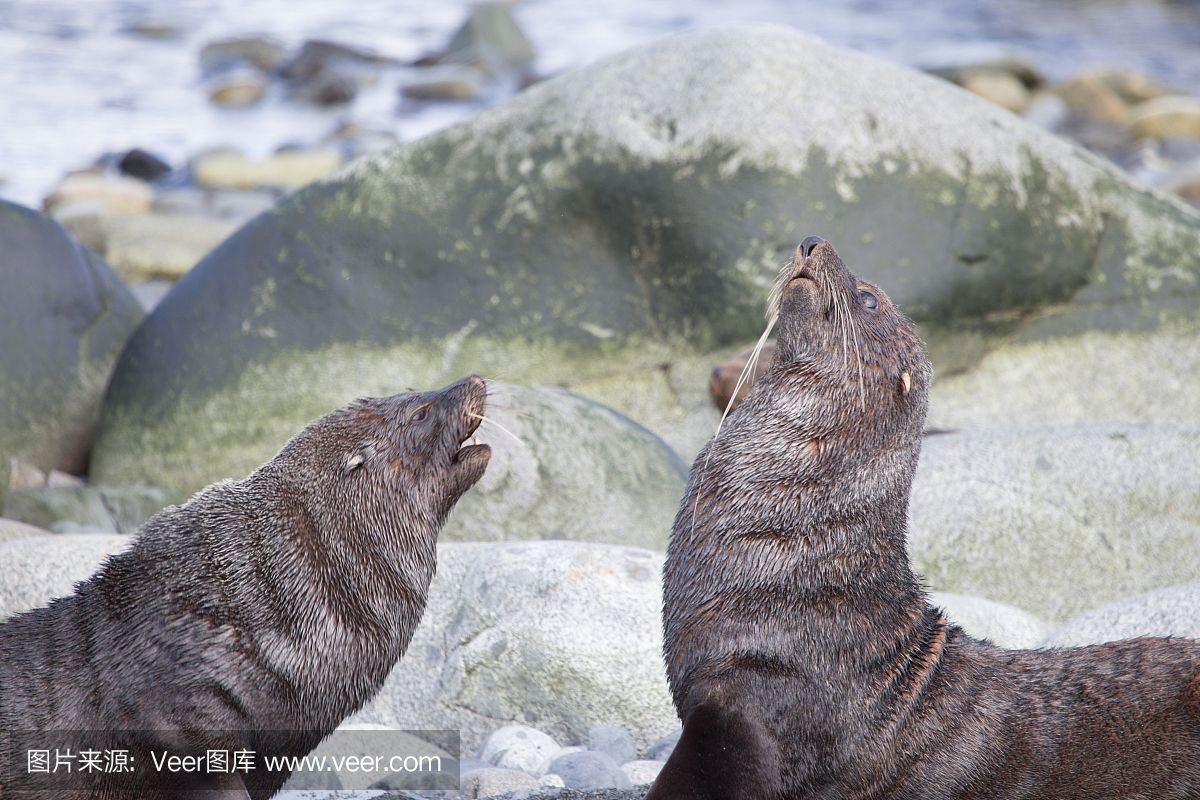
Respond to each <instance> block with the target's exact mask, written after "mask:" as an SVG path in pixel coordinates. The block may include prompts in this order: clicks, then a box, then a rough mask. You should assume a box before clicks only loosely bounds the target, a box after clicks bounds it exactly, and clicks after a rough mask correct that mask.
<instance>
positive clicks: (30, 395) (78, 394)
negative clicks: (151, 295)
mask: <svg viewBox="0 0 1200 800" xmlns="http://www.w3.org/2000/svg"><path fill="white" fill-rule="evenodd" d="M120 180H122V181H127V182H129V183H131V184H134V185H136V186H137V187H138V190H139V191H148V190H147V189H146V188H145V184H143V183H142V182H141V181H135V180H133V179H132V178H123V179H120ZM0 244H2V245H3V248H4V277H5V280H4V290H3V291H0V320H3V321H4V325H5V331H6V332H5V339H4V346H3V347H0V461H3V462H4V463H6V464H8V462H9V460H10V459H17V460H18V461H21V462H23V463H26V464H29V465H31V466H33V467H36V468H37V469H39V470H42V471H49V470H51V469H55V468H57V469H61V470H64V471H67V472H71V473H82V472H84V470H85V469H86V465H87V456H88V452H89V451H90V449H91V447H92V444H93V435H94V431H95V426H96V421H97V418H98V417H99V412H100V402H101V399H102V396H103V394H104V391H105V387H106V385H107V384H108V381H109V377H110V374H111V371H112V367H113V364H114V363H115V361H116V359H117V355H118V353H119V352H120V350H121V348H122V347H123V346H124V344H125V341H126V339H127V338H128V336H129V335H130V333H132V331H133V329H134V327H135V326H136V325H137V323H138V322H139V321H140V319H141V317H142V311H141V309H140V308H139V307H138V304H137V301H136V300H135V299H134V298H133V296H132V295H131V294H130V293H129V291H128V290H127V289H126V288H125V286H124V285H123V284H122V283H121V281H120V279H119V278H117V276H116V275H115V274H114V273H113V271H112V270H111V269H109V267H108V266H107V265H106V264H105V263H104V262H103V261H102V260H101V259H99V258H98V257H97V256H96V255H95V254H93V253H90V252H88V251H87V250H85V249H84V248H83V247H80V245H79V243H78V242H77V241H75V239H73V238H72V237H71V236H70V235H69V234H68V233H67V232H66V231H65V230H64V229H63V227H62V226H61V225H60V224H59V223H58V222H56V221H55V220H54V219H52V218H51V217H49V216H47V215H45V214H41V213H39V212H37V211H33V210H31V209H27V208H23V207H21V206H18V205H15V204H12V203H8V202H4V201H0ZM5 485H6V486H7V481H6V482H5Z"/></svg>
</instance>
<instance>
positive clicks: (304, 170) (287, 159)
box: [192, 149, 342, 189]
mask: <svg viewBox="0 0 1200 800" xmlns="http://www.w3.org/2000/svg"><path fill="white" fill-rule="evenodd" d="M341 162H342V159H341V156H340V155H339V154H338V152H337V151H336V150H332V149H318V150H288V151H285V152H282V153H276V154H274V155H272V156H269V157H268V158H265V159H251V158H247V157H246V156H244V155H242V154H241V153H236V152H230V151H228V150H222V151H216V152H212V153H208V154H205V155H202V156H199V157H197V158H196V159H194V160H193V161H192V173H193V174H194V175H195V177H196V182H197V183H199V184H200V185H201V186H203V187H207V188H210V189H252V188H256V187H270V188H277V189H296V188H299V187H301V186H303V185H304V184H306V183H311V182H312V181H315V180H316V179H317V178H321V177H324V176H325V175H328V174H329V173H330V172H332V171H333V170H335V169H337V168H338V167H339V166H340V165H341Z"/></svg>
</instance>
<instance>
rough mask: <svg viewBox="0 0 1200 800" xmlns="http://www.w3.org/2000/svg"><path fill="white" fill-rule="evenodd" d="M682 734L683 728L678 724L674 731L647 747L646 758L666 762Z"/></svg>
mask: <svg viewBox="0 0 1200 800" xmlns="http://www.w3.org/2000/svg"><path fill="white" fill-rule="evenodd" d="M682 735H683V728H680V727H678V726H677V727H676V728H675V729H674V730H673V731H671V732H670V733H668V734H667V735H666V736H664V737H662V738H661V739H659V740H658V741H657V742H655V743H654V744H652V745H650V747H649V748H647V750H646V758H647V759H649V760H651V761H663V762H665V761H666V760H667V759H668V758H670V757H671V753H672V752H674V750H675V745H676V744H678V743H679V737H680V736H682Z"/></svg>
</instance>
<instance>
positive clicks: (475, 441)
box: [471, 436, 479, 446]
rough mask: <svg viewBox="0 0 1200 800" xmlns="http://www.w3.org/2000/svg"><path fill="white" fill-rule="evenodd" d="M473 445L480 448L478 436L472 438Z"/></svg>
mask: <svg viewBox="0 0 1200 800" xmlns="http://www.w3.org/2000/svg"><path fill="white" fill-rule="evenodd" d="M471 444H473V445H476V446H478V445H479V437H478V436H472V437H471Z"/></svg>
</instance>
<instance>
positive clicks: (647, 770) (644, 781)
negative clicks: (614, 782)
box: [621, 759, 667, 786]
mask: <svg viewBox="0 0 1200 800" xmlns="http://www.w3.org/2000/svg"><path fill="white" fill-rule="evenodd" d="M666 764H667V762H665V761H650V760H647V759H640V760H637V761H626V762H625V763H624V764H622V765H621V772H624V773H625V777H626V778H629V783H630V784H631V785H633V786H646V785H648V784H651V783H654V779H655V778H657V777H658V773H660V772H662V768H663V767H664V766H666Z"/></svg>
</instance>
